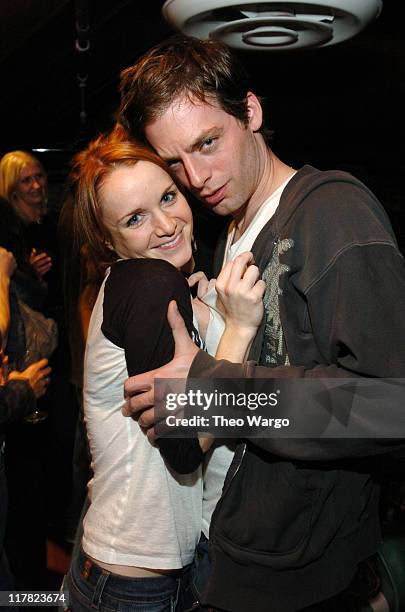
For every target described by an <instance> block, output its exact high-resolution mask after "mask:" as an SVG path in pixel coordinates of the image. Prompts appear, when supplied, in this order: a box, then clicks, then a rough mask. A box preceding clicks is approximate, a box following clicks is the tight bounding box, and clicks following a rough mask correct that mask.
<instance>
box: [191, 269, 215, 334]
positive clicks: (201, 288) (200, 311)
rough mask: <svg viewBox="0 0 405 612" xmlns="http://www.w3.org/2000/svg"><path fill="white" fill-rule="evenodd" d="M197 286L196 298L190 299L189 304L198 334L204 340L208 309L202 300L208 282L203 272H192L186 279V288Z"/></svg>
mask: <svg viewBox="0 0 405 612" xmlns="http://www.w3.org/2000/svg"><path fill="white" fill-rule="evenodd" d="M197 283H198V286H197V297H195V298H192V300H191V304H192V306H193V312H194V315H195V317H196V319H197V322H198V332H199V334H200V337H201V338H202V339H203V340H205V336H206V334H207V327H208V323H209V320H210V309H209V308H208V306H207V304H204V302H203V298H204V296H205V294H206V293H207V291H208V289H209V281H208V278H207V277H206V276H205V274H204V272H194V274H191V275H190V276H189V278H188V286H189V287H190V289H191V287H194V285H196V284H197Z"/></svg>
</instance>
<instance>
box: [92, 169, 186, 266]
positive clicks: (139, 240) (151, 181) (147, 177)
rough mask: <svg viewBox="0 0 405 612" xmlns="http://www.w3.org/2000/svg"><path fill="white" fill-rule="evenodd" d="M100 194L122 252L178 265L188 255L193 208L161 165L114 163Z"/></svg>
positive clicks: (117, 247) (116, 247)
mask: <svg viewBox="0 0 405 612" xmlns="http://www.w3.org/2000/svg"><path fill="white" fill-rule="evenodd" d="M99 197H100V204H101V210H102V216H103V223H104V224H105V226H106V227H107V228H108V230H109V232H110V235H111V240H112V243H113V247H114V250H115V251H116V252H117V254H118V255H119V256H120V257H122V258H124V259H134V258H135V259H136V258H144V259H146V258H148V259H149V258H150V259H164V260H166V261H168V262H169V263H171V264H173V265H174V266H175V267H176V268H179V269H180V268H182V267H183V266H184V265H185V264H187V263H188V262H189V261H190V260H191V257H192V249H191V236H192V231H193V218H192V214H191V210H190V207H189V205H188V204H187V201H186V199H185V197H184V196H183V194H182V193H181V191H179V190H178V188H177V186H176V185H175V183H174V182H173V180H172V178H171V177H170V176H169V174H167V172H165V171H164V170H163V169H162V168H160V167H159V166H157V165H156V164H153V163H152V162H147V161H139V162H136V163H135V164H134V165H133V166H118V167H117V168H116V169H114V170H113V171H112V172H111V173H110V174H109V175H108V176H107V177H106V178H105V180H104V181H103V183H102V185H101V187H100V190H99Z"/></svg>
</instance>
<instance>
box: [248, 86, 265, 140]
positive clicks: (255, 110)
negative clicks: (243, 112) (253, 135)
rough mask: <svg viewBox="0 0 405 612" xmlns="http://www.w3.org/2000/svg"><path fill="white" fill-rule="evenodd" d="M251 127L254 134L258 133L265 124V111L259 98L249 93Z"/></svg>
mask: <svg viewBox="0 0 405 612" xmlns="http://www.w3.org/2000/svg"><path fill="white" fill-rule="evenodd" d="M246 101H247V112H248V121H249V127H250V129H251V130H252V132H258V131H259V130H260V128H261V127H262V123H263V109H262V105H261V104H260V101H259V99H258V97H257V96H255V94H254V93H253V92H252V91H248V93H247V96H246Z"/></svg>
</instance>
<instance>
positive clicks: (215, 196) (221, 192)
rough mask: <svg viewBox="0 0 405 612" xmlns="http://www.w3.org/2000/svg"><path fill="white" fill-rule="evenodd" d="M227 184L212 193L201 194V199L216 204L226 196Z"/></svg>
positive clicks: (211, 204) (212, 204)
mask: <svg viewBox="0 0 405 612" xmlns="http://www.w3.org/2000/svg"><path fill="white" fill-rule="evenodd" d="M225 189H226V184H225V185H223V186H222V187H220V188H219V189H217V190H216V191H214V192H213V193H211V194H210V195H201V196H200V197H201V199H202V200H204V202H207V204H209V205H210V206H215V205H216V204H218V203H219V202H220V201H221V200H223V199H224V197H225Z"/></svg>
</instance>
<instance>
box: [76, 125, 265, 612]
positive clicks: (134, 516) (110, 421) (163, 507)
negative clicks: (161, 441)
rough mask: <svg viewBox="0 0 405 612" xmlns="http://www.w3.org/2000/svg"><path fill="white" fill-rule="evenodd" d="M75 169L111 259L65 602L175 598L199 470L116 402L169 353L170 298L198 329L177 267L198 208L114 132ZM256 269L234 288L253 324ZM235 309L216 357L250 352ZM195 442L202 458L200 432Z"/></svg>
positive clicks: (91, 375)
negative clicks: (169, 460) (178, 465)
mask: <svg viewBox="0 0 405 612" xmlns="http://www.w3.org/2000/svg"><path fill="white" fill-rule="evenodd" d="M74 177H75V183H76V203H75V227H76V229H77V231H78V233H79V235H80V238H81V240H82V241H83V242H85V243H86V244H87V248H88V250H89V252H90V253H91V255H92V256H93V257H94V258H96V259H97V260H98V261H99V262H100V263H103V264H105V265H107V266H108V269H107V273H106V278H105V280H104V282H103V284H102V286H101V289H100V292H99V295H98V298H97V300H96V303H95V305H94V308H93V311H92V316H91V321H90V326H89V331H88V338H87V345H86V355H85V364H84V414H85V420H86V426H87V433H88V438H89V444H90V451H91V455H92V468H93V471H94V477H93V478H92V480H91V481H90V483H89V498H90V507H89V509H88V511H87V514H86V516H85V519H84V534H83V539H82V550H81V553H80V555H79V557H78V558H77V559H76V560H74V562H73V564H72V567H71V570H70V572H69V574H68V576H67V579H66V581H65V585H66V587H67V591H68V593H69V597H70V603H69V607H70V608H71V609H73V610H75V611H76V610H90V609H93V608H94V606H95V607H97V608H99V609H108V610H118V609H119V610H132V611H133V610H145V611H146V610H147V611H148V612H161V611H165V612H166V611H170V610H174V606H175V601H176V597H177V593H178V586H179V579H180V577H181V570H182V568H183V567H185V566H187V565H188V564H190V563H191V561H192V559H193V555H194V550H195V547H196V544H197V542H198V539H199V537H200V531H201V499H202V482H201V474H200V471H199V469H195V470H194V472H192V473H191V474H187V475H179V474H177V473H175V472H174V471H173V470H172V469H170V468H168V467H167V466H166V464H165V462H164V460H163V458H162V455H161V454H160V452H159V449H158V448H157V447H156V446H152V445H151V444H150V443H149V441H148V439H147V437H146V436H145V435H144V433H143V432H142V430H141V429H140V427H139V425H138V423H137V422H136V421H135V420H132V419H128V418H124V417H123V415H122V413H121V409H122V407H123V403H124V399H123V383H124V381H125V379H126V378H127V377H128V375H133V374H136V373H140V372H144V371H146V370H150V369H153V368H155V367H158V366H159V365H161V364H163V363H166V362H167V361H169V360H170V359H171V358H172V355H173V351H174V342H173V338H172V333H171V330H170V328H169V325H168V322H167V319H166V314H167V307H168V304H169V302H170V301H171V300H175V301H176V302H177V305H178V308H179V310H180V313H181V314H182V316H183V318H184V320H185V322H186V325H187V328H188V330H189V333H190V334H191V335H192V337H194V338H195V339H198V332H197V330H196V325H195V323H194V321H193V313H192V308H191V301H190V293H189V287H188V284H187V281H186V280H185V277H184V275H183V274H182V271H190V270H191V269H192V245H191V243H192V232H193V222H192V214H191V210H190V208H189V206H188V204H187V201H186V199H185V198H184V195H183V194H182V192H181V191H180V190H179V188H178V186H177V185H176V183H175V180H174V178H173V177H172V176H171V174H170V171H169V170H168V169H167V167H166V166H165V164H164V162H163V161H162V160H160V158H159V157H157V156H156V155H155V154H154V153H153V152H152V151H150V150H149V149H147V148H146V147H145V146H144V145H141V144H137V143H134V142H130V141H126V140H124V139H123V137H122V134H119V133H117V132H115V133H113V134H112V135H110V136H107V137H100V138H99V139H97V140H96V141H94V142H93V143H91V144H90V145H89V147H88V148H87V149H86V150H85V151H84V152H82V153H81V154H79V155H78V157H77V159H76V165H75V168H74ZM245 268H246V266H245ZM240 276H242V275H240ZM256 281H257V273H255V271H254V269H253V268H252V267H251V268H250V269H249V272H248V273H247V277H245V278H244V279H243V282H244V283H245V284H246V283H248V289H249V291H247V292H246V295H245V296H243V297H239V298H236V297H235V303H236V304H237V305H239V306H240V309H242V311H243V312H245V313H246V314H245V319H246V326H247V327H250V328H252V329H253V331H252V334H251V335H252V336H253V334H254V331H255V330H256V326H257V324H256V323H255V324H253V325H252V312H253V311H254V310H255V311H256V312H257V317H256V318H257V319H258V320H260V319H261V316H262V309H261V308H262V307H261V295H262V286H261V284H260V283H261V282H262V281H259V282H256ZM238 282H242V279H239V280H238V279H237V280H236V281H235V282H234V283H233V284H232V287H236V286H237V285H238ZM250 289H251V291H250ZM231 293H232V292H231ZM234 293H235V294H236V291H235V292H234ZM240 309H239V310H240ZM233 316H234V315H233ZM238 316H239V315H238ZM240 320H242V324H241V328H240V329H241V333H240V338H239V337H238V334H235V333H234V332H232V338H229V337H228V338H227V332H226V331H225V333H224V341H223V343H222V347H223V349H222V353H221V352H220V356H221V357H232V356H233V357H235V356H236V358H238V355H239V352H243V354H244V352H245V350H246V343H247V342H249V340H246V333H245V332H246V330H245V329H244V327H243V321H244V319H243V316H242V319H238V323H239V322H240ZM228 321H229V322H232V323H233V324H235V320H232V321H231V319H227V322H228ZM233 327H234V325H233ZM231 345H232V348H231ZM231 353H232V354H231ZM192 454H193V457H195V465H193V466H192V467H197V466H198V464H199V462H200V461H201V454H202V451H201V448H200V446H199V444H198V441H195V447H194V448H193V450H192Z"/></svg>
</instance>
